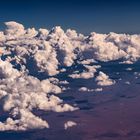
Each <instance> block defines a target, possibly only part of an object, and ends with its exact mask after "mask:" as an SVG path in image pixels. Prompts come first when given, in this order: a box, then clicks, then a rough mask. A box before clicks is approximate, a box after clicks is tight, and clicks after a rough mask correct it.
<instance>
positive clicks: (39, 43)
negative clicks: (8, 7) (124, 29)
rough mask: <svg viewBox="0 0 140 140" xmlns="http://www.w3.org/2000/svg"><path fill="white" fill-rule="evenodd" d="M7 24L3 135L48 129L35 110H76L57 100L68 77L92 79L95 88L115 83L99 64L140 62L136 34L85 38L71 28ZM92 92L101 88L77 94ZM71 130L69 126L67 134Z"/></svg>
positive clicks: (0, 63)
mask: <svg viewBox="0 0 140 140" xmlns="http://www.w3.org/2000/svg"><path fill="white" fill-rule="evenodd" d="M5 25H6V30H5V31H1V32H0V48H1V50H2V52H1V54H0V56H1V59H0V100H1V103H2V106H3V110H4V111H5V112H8V113H9V116H8V117H7V118H6V121H5V122H0V130H2V131H4V130H28V129H35V128H49V124H48V122H47V120H43V119H42V118H41V116H37V115H35V114H33V109H34V110H37V109H39V110H43V111H54V112H64V111H75V110H77V109H78V107H74V106H72V105H70V104H67V103H64V102H63V100H62V99H61V98H60V97H58V95H57V94H60V93H62V92H63V91H64V90H67V89H69V88H70V84H71V82H70V81H69V78H68V79H67V77H68V76H69V77H71V78H73V79H72V80H73V81H74V80H75V79H80V78H82V79H85V80H88V79H90V80H91V79H92V78H93V79H95V81H96V82H97V85H99V86H110V85H113V84H115V81H114V80H112V79H110V78H109V76H108V75H106V74H105V73H103V72H101V71H100V68H102V64H101V62H110V61H113V60H118V61H119V64H120V63H128V64H133V63H134V62H136V61H138V60H139V58H140V45H139V44H140V37H139V35H126V34H116V33H109V34H98V33H95V32H92V33H91V34H90V35H89V36H84V35H82V34H78V33H77V32H76V31H75V30H71V29H68V30H67V31H66V32H64V31H63V29H62V28H61V27H60V26H57V27H54V28H53V29H51V30H47V29H39V30H36V29H35V28H27V29H25V28H24V26H23V25H22V24H20V23H17V22H14V21H10V22H6V23H5ZM79 67H80V69H79ZM99 71H100V72H99ZM98 73H99V75H97V74H98ZM63 74H64V75H63ZM56 77H57V78H56ZM127 84H128V83H127ZM93 90H94V91H102V90H103V89H102V88H95V89H92V88H91V89H88V88H87V87H86V85H83V87H81V88H80V89H79V91H93ZM35 122H36V123H35ZM73 125H76V124H75V123H74V122H71V121H70V122H67V123H66V124H65V129H67V128H68V127H70V126H73Z"/></svg>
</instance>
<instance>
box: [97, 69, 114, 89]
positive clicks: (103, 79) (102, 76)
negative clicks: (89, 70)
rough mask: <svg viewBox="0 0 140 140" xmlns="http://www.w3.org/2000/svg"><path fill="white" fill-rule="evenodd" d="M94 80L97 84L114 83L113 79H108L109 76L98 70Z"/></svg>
mask: <svg viewBox="0 0 140 140" xmlns="http://www.w3.org/2000/svg"><path fill="white" fill-rule="evenodd" d="M95 81H96V82H97V85H99V86H110V85H114V84H115V81H114V80H111V79H109V76H107V75H106V74H105V73H103V72H101V71H100V72H99V75H98V76H97V77H96V79H95Z"/></svg>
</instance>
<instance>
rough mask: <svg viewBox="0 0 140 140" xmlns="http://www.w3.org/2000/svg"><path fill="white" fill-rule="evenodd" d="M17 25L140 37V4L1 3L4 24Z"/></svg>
mask: <svg viewBox="0 0 140 140" xmlns="http://www.w3.org/2000/svg"><path fill="white" fill-rule="evenodd" d="M11 20H12V21H17V22H20V23H22V24H24V25H25V27H35V28H40V27H42V28H48V29H50V28H52V27H53V26H56V25H60V26H62V28H63V29H67V28H71V29H75V30H77V31H78V32H81V33H84V34H88V33H90V32H91V31H95V32H100V33H108V32H117V33H140V1H136V0H1V1H0V29H3V28H4V26H3V22H5V21H11Z"/></svg>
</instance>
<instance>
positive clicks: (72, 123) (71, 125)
mask: <svg viewBox="0 0 140 140" xmlns="http://www.w3.org/2000/svg"><path fill="white" fill-rule="evenodd" d="M76 125H77V123H76V122H74V121H67V122H66V123H65V124H64V129H68V128H70V127H74V126H76Z"/></svg>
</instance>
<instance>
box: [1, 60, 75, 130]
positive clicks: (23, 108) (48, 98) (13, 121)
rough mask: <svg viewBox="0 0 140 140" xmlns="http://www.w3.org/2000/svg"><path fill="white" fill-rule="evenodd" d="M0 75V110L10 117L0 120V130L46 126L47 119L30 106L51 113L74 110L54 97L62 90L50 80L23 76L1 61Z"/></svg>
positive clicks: (47, 125)
mask: <svg viewBox="0 0 140 140" xmlns="http://www.w3.org/2000/svg"><path fill="white" fill-rule="evenodd" d="M0 75H1V79H0V99H1V100H2V101H3V110H4V111H7V112H9V113H10V114H11V117H12V118H11V117H8V118H7V119H6V121H5V122H4V123H2V122H0V130H27V129H31V128H32V129H33V128H48V127H49V124H48V123H47V121H45V120H42V119H41V118H39V117H38V116H36V115H34V114H33V113H32V110H33V109H40V110H44V111H54V112H64V111H74V110H76V109H77V108H74V107H72V106H71V105H69V104H64V103H63V100H61V99H60V98H58V97H57V96H55V94H58V93H61V88H60V87H58V86H57V85H55V84H53V83H51V80H49V79H46V80H42V81H40V80H38V79H37V78H35V77H32V76H28V75H23V73H21V72H19V71H18V70H16V69H14V68H13V67H12V65H11V64H10V63H9V62H7V61H2V60H1V61H0ZM49 93H54V95H49Z"/></svg>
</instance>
